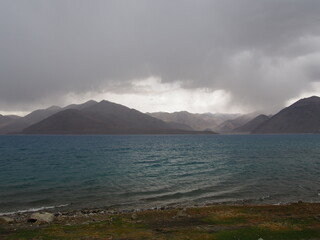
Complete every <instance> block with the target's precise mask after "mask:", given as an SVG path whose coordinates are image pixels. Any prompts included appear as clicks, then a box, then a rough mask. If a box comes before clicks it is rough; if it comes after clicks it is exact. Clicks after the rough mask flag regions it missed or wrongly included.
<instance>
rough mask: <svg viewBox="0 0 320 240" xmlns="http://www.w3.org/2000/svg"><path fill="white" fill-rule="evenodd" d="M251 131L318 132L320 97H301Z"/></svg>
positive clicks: (260, 132)
mask: <svg viewBox="0 0 320 240" xmlns="http://www.w3.org/2000/svg"><path fill="white" fill-rule="evenodd" d="M252 132H253V133H259V134H268V133H320V98H319V97H316V96H313V97H309V98H304V99H301V100H299V101H297V102H295V103H294V104H292V105H291V106H289V107H287V108H284V109H283V110H281V111H280V112H279V113H277V114H276V115H274V116H273V117H272V118H270V119H269V120H268V121H266V122H265V123H263V124H261V125H259V126H258V127H257V128H256V129H254V130H253V131H252Z"/></svg>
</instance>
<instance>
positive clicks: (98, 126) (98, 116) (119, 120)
mask: <svg viewBox="0 0 320 240" xmlns="http://www.w3.org/2000/svg"><path fill="white" fill-rule="evenodd" d="M23 133H25V134H173V133H177V134H180V133H192V134H194V133H204V132H195V131H190V128H189V127H188V126H185V125H181V124H173V123H167V122H164V121H162V120H159V119H156V118H154V117H151V116H149V115H147V114H144V113H141V112H139V111H137V110H135V109H130V108H128V107H125V106H123V105H120V104H116V103H112V102H109V101H105V100H103V101H101V102H99V103H95V104H90V105H89V106H87V107H84V108H82V109H66V110H63V111H60V112H58V113H56V114H54V115H52V116H50V117H48V118H46V119H44V120H42V121H40V122H38V123H36V124H34V125H32V126H30V127H28V128H26V129H24V130H23Z"/></svg>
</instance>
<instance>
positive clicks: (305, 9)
mask: <svg viewBox="0 0 320 240" xmlns="http://www.w3.org/2000/svg"><path fill="white" fill-rule="evenodd" d="M319 12H320V1H318V0H313V1H312V0H304V1H301V0H281V1H280V0H278V1H274V0H242V1H239V0H220V1H214V0H208V1H204V0H200V1H191V0H181V1H147V0H141V1H134V0H130V1H119V0H115V1H98V0H90V1H89V0H87V1H81V0H73V1H67V0H54V1H53V0H52V1H42V0H38V1H34V0H30V1H18V0H7V1H6V0H5V1H1V3H0V84H1V85H0V108H1V110H8V109H10V108H13V107H16V108H17V109H18V108H19V107H21V106H26V105H28V104H29V105H32V104H35V103H37V102H39V101H43V100H44V99H51V98H52V99H54V98H57V97H63V96H64V94H66V93H68V92H73V93H79V94H80V93H85V92H88V91H92V92H95V91H105V90H107V91H111V92H112V91H113V92H130V91H133V90H132V88H131V85H130V82H131V81H132V80H133V79H139V78H147V77H149V76H151V75H153V76H159V77H161V78H162V80H163V81H164V82H173V81H182V82H183V85H182V86H183V87H185V88H199V87H205V88H209V89H212V90H215V89H224V90H226V91H227V92H230V94H231V95H232V96H233V100H234V102H236V103H237V104H243V105H245V106H249V107H251V108H252V109H254V108H260V109H261V108H265V109H268V110H274V109H278V108H279V107H281V106H282V105H283V104H284V102H285V101H286V100H288V99H290V98H292V97H296V96H297V95H298V94H300V93H301V92H304V91H307V90H309V89H310V85H309V83H310V82H314V81H318V80H319V77H320V73H319V69H320V68H319V67H320V25H319V22H320V14H319Z"/></svg>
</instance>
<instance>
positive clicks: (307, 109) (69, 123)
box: [0, 96, 320, 134]
mask: <svg viewBox="0 0 320 240" xmlns="http://www.w3.org/2000/svg"><path fill="white" fill-rule="evenodd" d="M257 115H258V114H257V113H251V114H242V115H241V114H211V113H203V114H199V113H189V112H186V111H182V112H174V113H166V112H156V113H148V114H144V113H142V112H139V111H137V110H135V109H130V108H128V107H126V106H123V105H120V104H116V103H112V102H109V101H105V100H103V101H101V102H96V101H88V102H85V103H83V104H71V105H68V106H66V107H63V108H61V107H58V106H51V107H49V108H46V109H39V110H36V111H33V112H31V113H29V114H28V115H26V116H25V117H19V116H14V115H8V116H3V115H0V134H8V133H24V134H164V133H166V134H171V133H190V134H196V133H213V132H218V133H226V134H230V133H231V134H232V133H236V134H238V133H254V134H270V133H275V134H282V133H320V98H319V97H317V96H313V97H310V98H304V99H301V100H299V101H297V102H295V103H294V104H292V105H291V106H289V107H286V108H284V109H283V110H281V111H280V112H279V113H277V114H275V115H274V116H272V117H270V116H266V115H263V114H261V115H258V116H257ZM212 130H213V131H212Z"/></svg>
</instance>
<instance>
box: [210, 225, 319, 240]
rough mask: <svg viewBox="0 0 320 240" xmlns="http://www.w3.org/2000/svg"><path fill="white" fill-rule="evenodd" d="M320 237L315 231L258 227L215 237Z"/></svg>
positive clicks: (251, 239) (246, 239)
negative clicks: (274, 229) (275, 229)
mask: <svg viewBox="0 0 320 240" xmlns="http://www.w3.org/2000/svg"><path fill="white" fill-rule="evenodd" d="M316 237H320V232H319V231H315V230H307V229H305V230H300V231H299V230H281V231H273V230H270V229H261V228H258V227H247V228H243V229H239V230H231V231H221V232H220V233H218V234H216V235H215V238H214V239H217V240H257V239H259V238H262V239H263V240H299V239H312V238H316Z"/></svg>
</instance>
